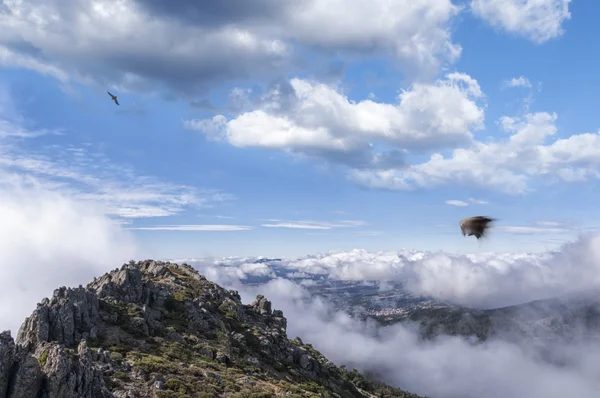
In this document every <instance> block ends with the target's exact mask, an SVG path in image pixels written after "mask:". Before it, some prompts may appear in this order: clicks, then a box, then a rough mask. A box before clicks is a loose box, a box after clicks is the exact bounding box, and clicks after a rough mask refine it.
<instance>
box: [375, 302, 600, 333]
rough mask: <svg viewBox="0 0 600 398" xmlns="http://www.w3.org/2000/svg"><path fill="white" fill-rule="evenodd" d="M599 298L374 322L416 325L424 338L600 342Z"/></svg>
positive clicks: (421, 312)
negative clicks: (591, 340)
mask: <svg viewBox="0 0 600 398" xmlns="http://www.w3.org/2000/svg"><path fill="white" fill-rule="evenodd" d="M599 298H600V295H599V294H588V295H585V296H580V297H561V298H554V299H547V300H536V301H532V302H528V303H524V304H519V305H513V306H508V307H502V308H496V309H489V310H478V309H472V308H467V307H459V306H452V307H450V306H449V307H446V308H415V309H412V310H411V311H407V313H406V314H405V315H404V316H402V317H395V318H393V319H388V320H383V319H381V318H376V319H377V320H378V321H379V323H380V324H384V325H389V324H393V323H396V322H410V321H412V322H416V323H418V324H419V328H420V333H421V336H422V337H423V338H432V337H435V336H438V335H441V334H447V335H459V336H465V337H467V336H469V337H476V338H477V339H478V340H480V341H485V340H487V339H489V338H492V337H501V338H504V339H508V340H515V341H522V340H524V339H526V340H538V341H540V342H546V343H552V342H560V341H562V342H568V341H576V340H589V339H596V340H600V299H599Z"/></svg>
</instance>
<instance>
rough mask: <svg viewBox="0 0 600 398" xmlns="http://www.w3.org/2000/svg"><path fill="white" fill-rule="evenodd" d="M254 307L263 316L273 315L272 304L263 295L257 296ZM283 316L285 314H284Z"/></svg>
mask: <svg viewBox="0 0 600 398" xmlns="http://www.w3.org/2000/svg"><path fill="white" fill-rule="evenodd" d="M252 307H254V309H255V310H256V312H258V313H259V314H261V315H264V314H271V302H270V301H269V300H267V299H266V298H265V296H263V295H262V294H259V295H258V296H256V301H255V302H253V303H252ZM282 315H283V313H282Z"/></svg>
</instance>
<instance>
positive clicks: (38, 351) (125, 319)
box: [0, 260, 409, 398]
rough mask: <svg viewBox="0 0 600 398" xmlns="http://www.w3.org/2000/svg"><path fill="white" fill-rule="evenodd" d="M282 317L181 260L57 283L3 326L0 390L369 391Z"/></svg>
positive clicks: (16, 396) (139, 393)
mask: <svg viewBox="0 0 600 398" xmlns="http://www.w3.org/2000/svg"><path fill="white" fill-rule="evenodd" d="M286 325H287V322H286V319H285V318H284V316H283V313H282V312H281V311H279V310H273V309H272V308H271V302H270V301H269V300H267V299H266V298H265V297H264V296H262V295H259V296H257V297H256V301H254V302H253V303H252V304H250V305H244V304H243V303H242V302H241V299H240V295H239V294H238V292H236V291H233V290H226V289H223V288H222V287H220V286H218V285H217V284H215V283H213V282H210V281H208V280H207V279H206V278H205V277H203V276H202V275H200V274H199V273H198V272H197V271H196V270H195V269H194V268H192V267H190V266H189V265H187V264H181V265H179V264H173V263H169V262H159V261H153V260H146V261H141V262H138V263H134V262H130V263H129V264H124V265H123V266H121V267H120V268H117V269H115V270H113V271H111V272H109V273H107V274H105V275H103V276H101V277H99V278H94V281H92V282H91V283H89V284H88V285H87V286H86V287H83V286H79V287H78V288H67V287H61V288H59V289H56V290H55V291H54V293H53V295H52V297H50V298H45V299H43V300H42V301H41V302H40V303H39V304H38V305H37V308H36V309H35V310H34V311H33V313H32V314H31V316H29V317H28V318H27V319H26V320H25V322H24V323H23V325H22V326H21V328H20V329H19V332H18V335H17V339H16V342H13V339H12V337H11V336H10V333H8V332H4V333H2V334H0V397H10V398H25V397H27V398H29V397H46V398H52V397H61V398H63V397H64V398H71V397H73V398H75V397H101V398H105V397H238V396H239V397H241V396H247V395H240V394H242V392H244V391H251V392H252V393H256V392H258V393H263V395H260V394H259V395H256V397H259V396H264V397H267V396H279V395H285V396H291V397H294V396H296V397H300V396H301V397H310V396H315V397H317V396H340V397H346V396H347V397H365V396H371V395H370V394H369V393H367V392H365V390H364V389H365V386H366V387H369V386H370V387H369V388H372V389H373V388H376V386H377V385H376V384H372V383H371V382H368V381H366V380H365V379H364V378H361V377H362V376H360V375H358V374H357V373H350V372H347V371H345V370H343V369H341V368H338V367H336V366H335V365H333V364H332V363H331V362H329V361H327V360H326V359H325V358H324V357H323V356H322V355H321V354H320V353H318V352H317V351H315V350H314V349H313V348H312V346H310V345H305V344H304V343H303V342H302V341H301V340H299V339H297V340H294V341H289V340H288V338H287V334H286ZM357 375H358V376H357ZM357 378H359V379H357ZM357 380H358V381H357ZM357 383H359V384H360V383H362V387H361V388H359V387H357ZM365 383H366V384H365ZM368 383H371V384H368ZM378 388H379V387H378ZM380 388H383V387H380ZM385 388H388V389H390V391H392V392H394V394H395V395H394V394H392V395H388V396H409V395H403V394H404V393H403V392H401V391H400V390H393V389H391V388H389V387H385ZM386 391H387V390H386ZM332 394H333V395H332Z"/></svg>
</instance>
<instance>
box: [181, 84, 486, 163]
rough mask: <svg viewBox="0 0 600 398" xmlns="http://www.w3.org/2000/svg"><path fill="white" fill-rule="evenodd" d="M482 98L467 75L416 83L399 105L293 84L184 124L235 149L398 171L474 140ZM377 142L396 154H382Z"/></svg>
mask: <svg viewBox="0 0 600 398" xmlns="http://www.w3.org/2000/svg"><path fill="white" fill-rule="evenodd" d="M483 97H484V95H483V93H482V91H481V88H480V87H479V85H478V83H477V81H476V80H475V79H473V78H472V77H470V76H468V75H466V74H462V73H450V74H448V75H446V77H445V78H444V79H440V80H437V81H436V82H434V83H431V84H422V83H416V84H414V85H412V87H411V88H410V89H409V90H406V91H403V92H402V93H401V94H400V95H399V97H398V103H396V104H387V103H378V102H374V101H372V100H370V99H366V100H362V101H360V102H354V101H351V100H350V99H348V97H347V96H345V95H344V94H343V93H342V92H340V91H339V89H337V88H336V87H332V86H328V85H325V84H321V83H317V82H314V81H308V80H302V79H298V78H294V79H291V80H290V81H289V82H281V83H279V84H276V85H274V87H273V88H272V89H271V90H269V91H268V92H267V93H265V94H264V95H263V96H261V97H260V98H259V99H258V101H257V102H258V104H257V107H258V109H255V110H251V111H247V112H244V113H242V114H240V115H238V116H237V117H235V118H233V119H230V120H228V119H227V118H226V117H225V116H223V115H217V116H214V117H213V118H212V119H205V120H188V121H186V122H185V123H184V125H185V127H187V128H189V129H194V130H199V131H201V132H203V133H204V134H205V135H207V136H208V137H209V138H211V139H217V140H225V141H227V142H229V143H230V144H231V145H233V146H236V147H262V148H269V149H278V150H286V151H290V152H293V153H300V154H304V155H311V156H321V157H325V158H327V159H329V160H332V161H334V162H341V163H345V164H349V165H352V166H354V167H365V168H386V167H398V166H400V165H402V164H403V163H404V162H403V151H405V150H406V149H412V150H417V151H419V150H427V149H435V148H446V147H456V146H459V145H460V144H465V143H469V142H471V140H472V133H471V131H472V130H477V129H481V128H482V127H483V120H484V110H483V108H482V105H481V104H480V101H481V100H482V99H483ZM373 143H383V144H386V145H388V146H390V147H391V148H392V149H391V150H389V151H387V152H376V150H375V148H374V144H373Z"/></svg>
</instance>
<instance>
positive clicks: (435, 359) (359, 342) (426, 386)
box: [196, 236, 600, 398]
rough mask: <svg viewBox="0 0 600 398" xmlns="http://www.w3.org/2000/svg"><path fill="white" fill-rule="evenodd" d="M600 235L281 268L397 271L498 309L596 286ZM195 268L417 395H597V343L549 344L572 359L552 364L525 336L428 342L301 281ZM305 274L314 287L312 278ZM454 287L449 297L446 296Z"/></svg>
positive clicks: (292, 329)
mask: <svg viewBox="0 0 600 398" xmlns="http://www.w3.org/2000/svg"><path fill="white" fill-rule="evenodd" d="M598 239H600V237H598V236H591V237H586V238H581V239H579V240H578V241H576V242H573V243H570V244H567V245H565V246H563V247H562V248H561V250H560V251H558V252H551V253H545V254H543V255H527V254H522V255H500V254H482V255H471V256H465V255H457V256H451V255H447V254H443V253H419V252H411V253H408V252H407V253H404V254H396V253H366V252H363V251H353V252H349V253H343V252H338V253H332V254H327V255H322V256H312V258H306V259H299V260H290V262H288V263H286V264H285V267H288V268H291V269H296V270H297V271H295V272H294V273H293V274H291V276H293V278H292V279H296V277H298V278H300V277H306V276H310V275H311V274H313V272H315V271H316V272H318V273H321V272H324V273H326V274H328V275H329V276H330V277H334V278H335V277H336V276H344V277H346V278H350V279H352V278H358V279H378V278H388V277H390V276H394V274H395V275H396V276H399V275H401V279H402V280H404V281H406V282H407V283H408V285H407V286H408V287H409V289H412V290H413V291H418V292H420V293H434V292H439V291H440V290H441V292H440V293H439V295H441V296H442V298H444V296H446V298H454V299H455V301H458V302H462V303H464V304H483V303H488V304H493V306H494V307H497V306H501V305H508V304H514V303H516V302H521V301H529V300H532V299H538V298H545V297H548V296H557V295H560V294H561V293H564V292H565V291H566V290H569V289H573V290H576V291H577V290H585V289H587V288H589V287H591V286H595V287H599V286H600V280H599V279H598V276H597V275H598V274H599V273H598V266H597V264H598V260H599V259H598V255H600V252H598V250H597V247H600V246H598ZM196 266H197V268H198V269H199V270H200V271H201V272H203V273H206V274H207V275H210V277H209V278H211V279H213V280H215V281H217V282H218V283H221V284H223V285H224V286H227V287H229V288H235V289H237V290H239V292H240V294H241V296H242V299H243V301H244V302H251V301H252V300H253V299H254V297H255V296H256V295H257V294H263V295H265V296H266V297H267V298H268V299H270V300H271V301H272V302H273V307H274V308H276V309H281V310H283V312H284V315H285V316H286V317H287V318H288V336H290V337H295V336H300V337H301V338H302V339H303V340H304V342H307V343H311V344H313V346H314V347H315V348H316V349H318V350H320V351H321V352H322V353H323V354H325V355H326V356H327V357H328V358H329V359H331V360H333V361H334V362H336V363H337V364H339V365H341V364H344V365H347V366H350V367H356V368H357V369H359V370H361V371H368V372H371V373H374V374H376V375H378V377H379V378H382V379H383V380H384V381H386V382H388V383H390V384H393V385H396V386H399V387H401V388H403V389H405V390H408V391H411V392H416V393H419V394H422V395H427V396H431V397H444V398H458V397H463V398H464V397H466V398H476V397H477V398H501V397H505V396H518V397H525V396H544V397H549V398H559V397H562V396H565V395H569V396H571V395H572V396H578V397H590V398H591V397H593V396H595V395H596V394H597V391H598V388H600V384H599V383H598V371H597V369H598V367H599V366H600V362H599V361H598V358H600V356H599V355H600V350H599V349H598V348H597V345H592V346H590V345H589V344H585V343H581V344H580V345H576V344H573V345H562V346H560V347H557V346H552V347H549V350H550V351H551V352H553V355H554V354H556V355H561V356H562V358H566V359H568V360H567V362H566V363H563V364H562V365H556V364H551V363H549V362H545V361H543V360H541V359H540V357H539V355H538V354H539V353H536V351H535V349H533V348H532V347H531V346H528V343H527V342H526V341H516V342H515V341H512V342H509V341H508V340H502V339H491V340H488V341H487V342H485V343H483V344H473V343H472V342H469V341H468V340H466V339H462V338H458V337H450V336H440V337H438V338H436V339H433V340H430V341H422V340H420V338H419V336H418V333H417V332H416V329H415V328H414V327H413V325H411V324H396V325H393V326H388V327H377V326H375V324H374V323H372V322H362V321H359V320H358V319H356V318H352V317H351V316H350V315H349V314H347V313H344V312H342V311H336V310H335V309H334V308H333V307H332V306H331V305H330V303H328V302H327V301H324V300H323V299H321V298H315V297H311V295H310V293H309V292H308V291H307V290H306V289H305V288H304V283H303V282H301V283H295V282H293V281H290V280H286V279H282V278H277V279H273V280H271V281H269V282H268V283H266V284H262V285H260V286H249V285H243V284H240V283H239V280H236V279H235V277H232V275H234V273H233V272H232V271H231V269H230V268H231V267H224V266H221V265H219V264H218V262H216V263H213V264H207V263H199V264H196ZM307 281H308V285H314V284H315V282H314V281H311V279H308V280H307ZM444 289H445V290H444ZM450 290H453V297H450V295H446V294H445V293H448V292H449V291H450ZM432 295H434V294H432ZM439 295H438V297H439ZM434 296H435V295H434ZM467 297H469V298H468V299H467Z"/></svg>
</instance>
